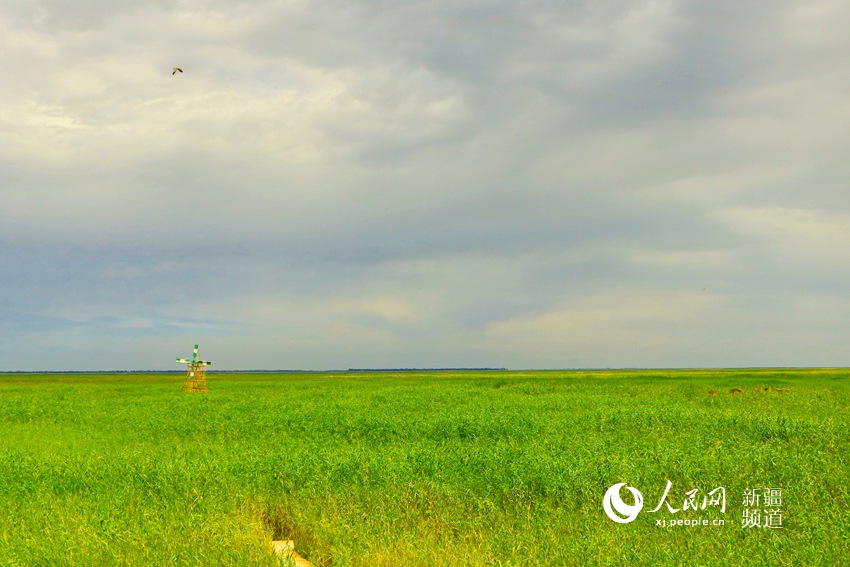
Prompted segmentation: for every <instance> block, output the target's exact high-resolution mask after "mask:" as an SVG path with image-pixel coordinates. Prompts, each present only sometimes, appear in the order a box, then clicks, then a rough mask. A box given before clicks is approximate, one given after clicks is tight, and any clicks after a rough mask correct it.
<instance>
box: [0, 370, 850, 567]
mask: <svg viewBox="0 0 850 567" xmlns="http://www.w3.org/2000/svg"><path fill="white" fill-rule="evenodd" d="M848 376H850V371H848V370H845V369H834V370H833V369H822V370H808V369H806V370H796V369H790V370H780V369H764V370H761V369H759V370H678V371H673V370H669V371H668V370H664V371H650V370H646V371H587V372H584V371H545V372H543V371H541V372H513V371H493V372H399V373H368V372H362V373H360V372H358V373H353V372H352V373H315V374H306V373H305V374H227V373H210V374H209V375H208V385H209V393H208V394H206V395H204V394H197V393H195V394H188V393H184V392H181V385H182V382H183V376H180V375H176V374H170V375H169V374H162V375H148V374H114V375H98V374H92V375H83V374H58V375H57V374H41V375H39V374H5V375H0V510H2V514H0V565H8V566H13V565H14V566H18V565H20V566H52V565H56V566H65V565H67V566H76V565H84V566H88V565H93V566H100V565H106V566H109V565H127V566H140V565H144V566H156V565H163V566H171V565H186V566H196V565H198V566H215V565H234V566H236V565H240V566H241V565H244V566H274V565H278V564H279V560H278V559H277V558H276V557H274V556H273V555H272V553H271V550H270V545H269V542H270V541H271V540H272V539H293V540H294V541H295V546H296V550H297V551H298V552H299V553H300V554H301V555H303V556H305V557H306V558H307V559H309V560H310V561H311V562H312V563H313V564H314V565H316V566H317V567H322V566H335V567H343V566H370V567H374V566H426V565H441V566H484V565H503V566H521V565H522V566H526V565H544V566H545V565H553V566H554V565H582V566H584V565H598V566H620V565H647V566H649V565H652V566H656V565H688V566H701V565H702V566H715V565H730V566H733V565H734V566H741V565H771V566H773V565H801V566H802V565H804V566H816V565H825V566H836V565H841V564H842V562H843V564H845V565H847V564H848V562H850V559H848V557H850V555H848V554H850V520H848V514H850V432H848V424H850V382H848ZM735 387H738V388H741V389H742V390H743V392H744V393H743V394H735V395H733V394H730V393H729V391H730V389H732V388H735ZM765 387H770V388H771V389H772V391H770V392H754V390H753V389H754V388H765ZM777 388H783V389H788V390H789V391H787V392H777V391H776V389H777ZM708 390H716V391H717V394H716V395H714V396H710V395H708V393H707V391H708ZM668 481H669V482H670V483H672V484H671V488H670V490H669V493H668V495H667V498H666V503H664V505H663V506H661V508H660V509H659V510H657V511H656V512H654V513H651V512H650V510H652V509H653V508H655V507H656V505H658V504H661V502H660V501H661V498H662V495H663V493H664V491H665V487H666V486H667V484H668ZM620 482H624V483H626V484H627V485H628V486H630V487H635V488H637V489H639V490H640V491H641V492H642V494H643V496H644V498H645V503H644V508H643V510H642V511H641V513H640V514H639V515H638V516H637V518H636V519H635V520H634V521H633V522H631V523H628V524H617V523H614V522H613V521H611V520H610V519H609V518H608V517H607V516H606V514H605V512H604V511H603V507H602V500H603V495H604V494H605V492H606V491H607V489H608V488H609V487H610V486H612V485H613V484H615V483H620ZM718 487H722V488H723V490H724V492H725V506H726V508H725V512H721V510H720V509H719V507H717V506H712V505H708V506H707V507H706V508H705V509H702V507H699V508H698V509H696V510H693V509H690V510H684V509H683V502H684V501H685V499H686V492H689V491H692V490H693V489H697V490H698V492H697V493H696V495H697V496H696V498H695V499H694V502H696V503H697V504H703V502H704V500H703V497H704V496H705V495H707V493H708V492H709V491H712V490H714V489H716V488H718ZM767 488H774V489H780V490H781V497H782V499H781V503H778V504H777V503H774V505H773V506H771V508H773V509H774V510H778V512H773V513H771V512H770V510H769V509H768V507H766V506H755V505H754V506H749V507H745V506H744V502H743V495H744V492H745V490H747V489H756V490H757V491H758V494H762V493H763V492H764V490H765V489H767ZM692 494H693V493H692ZM621 495H622V497H623V500H625V501H626V502H631V498H632V497H631V495H630V494H629V493H628V491H627V490H626V489H625V488H624V489H623V490H622V491H621ZM667 504H670V506H671V507H672V510H676V511H672V510H671V508H670V507H668V506H667ZM745 513H746V514H747V515H748V517H749V518H750V519H752V518H753V517H754V514H756V513H760V514H761V515H762V516H761V520H760V522H761V523H762V525H763V524H765V523H767V521H768V520H767V518H768V516H769V515H770V516H771V520H770V521H771V522H774V524H777V525H776V527H744V526H743V523H744V522H743V519H744V514H745ZM662 520H663V521H665V522H667V523H668V524H669V522H672V523H673V524H676V523H677V521H678V520H683V522H682V523H684V521H685V520H687V523H689V524H690V523H696V521H699V522H700V525H697V526H693V525H687V526H686V525H673V526H670V525H666V526H665V527H661V526H660V525H659V521H662ZM703 520H705V521H706V522H707V523H708V524H709V525H701V524H702V521H703ZM780 522H781V527H779V525H778V524H779V523H780ZM718 523H722V524H723V525H716V524H718Z"/></svg>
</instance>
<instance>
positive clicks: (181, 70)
mask: <svg viewBox="0 0 850 567" xmlns="http://www.w3.org/2000/svg"><path fill="white" fill-rule="evenodd" d="M177 71H180V72H181V73H182V72H183V69H181V68H180V67H172V68H171V74H172V75H173V74H174V73H176V72H177Z"/></svg>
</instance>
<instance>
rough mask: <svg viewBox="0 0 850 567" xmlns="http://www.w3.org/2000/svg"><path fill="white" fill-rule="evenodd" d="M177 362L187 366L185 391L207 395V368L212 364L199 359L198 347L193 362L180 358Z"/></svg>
mask: <svg viewBox="0 0 850 567" xmlns="http://www.w3.org/2000/svg"><path fill="white" fill-rule="evenodd" d="M177 362H179V363H181V364H185V365H186V381H185V382H183V391H185V392H204V393H206V392H207V366H210V365H211V364H212V362H207V361H205V360H201V359H199V358H198V345H195V350H194V351H193V352H192V360H188V359H186V358H178V359H177Z"/></svg>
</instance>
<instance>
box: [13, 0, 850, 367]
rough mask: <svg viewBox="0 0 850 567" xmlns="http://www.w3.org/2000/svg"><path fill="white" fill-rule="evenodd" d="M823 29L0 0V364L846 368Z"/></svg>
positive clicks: (835, 88)
mask: <svg viewBox="0 0 850 567" xmlns="http://www.w3.org/2000/svg"><path fill="white" fill-rule="evenodd" d="M848 29H850V4H848V3H847V2H846V1H843V0H806V1H803V0H769V1H768V0H764V1H752V2H740V1H738V0H735V1H726V0H716V1H712V2H705V1H696V0H694V1H687V0H678V1H677V0H657V1H649V0H636V1H629V2H626V1H617V0H608V1H604V2H597V1H593V0H585V1H574V0H560V1H557V2H551V1H529V2H501V1H497V0H494V1H490V2H456V1H438V0H433V1H423V2H402V1H396V2H393V1H372V2H368V1H365V0H360V1H358V0H344V1H342V0H340V1H324V2H308V1H306V0H304V1H301V0H293V1H288V0H283V1H272V0H268V1H264V0H256V1H251V2H248V1H238V0H207V1H200V0H184V1H177V0H146V1H145V2H140V1H134V0H78V1H76V2H72V3H71V2H66V1H60V0H28V1H27V2H18V1H12V0H2V1H0V68H2V70H3V80H2V81H0V370H37V369H44V370H83V369H161V368H174V369H175V370H178V369H179V367H178V366H177V365H176V364H174V363H173V362H172V361H173V360H174V358H175V357H177V356H187V355H189V354H191V348H192V345H193V344H195V343H196V342H197V343H200V344H201V354H202V355H204V357H205V358H209V359H210V360H212V361H213V363H214V366H213V368H219V369H222V368H224V369H247V368H302V369H328V368H349V367H447V366H467V367H469V366H478V367H480V366H499V367H501V366H504V367H509V368H565V367H624V366H653V367H667V366H690V367H694V366H784V365H800V366H810V365H811V366H844V365H847V364H848V362H850V354H848V349H847V345H848V344H850V326H848V323H847V322H848V320H850V295H848V284H850V245H849V244H850V243H849V242H848V237H850V191H848V179H850V159H848V158H850V127H848V126H850V64H848V61H850V34H848V33H847V30H848ZM173 66H180V67H182V68H183V70H184V71H185V72H184V73H183V74H180V73H178V74H176V75H174V76H172V74H171V68H172V67H173Z"/></svg>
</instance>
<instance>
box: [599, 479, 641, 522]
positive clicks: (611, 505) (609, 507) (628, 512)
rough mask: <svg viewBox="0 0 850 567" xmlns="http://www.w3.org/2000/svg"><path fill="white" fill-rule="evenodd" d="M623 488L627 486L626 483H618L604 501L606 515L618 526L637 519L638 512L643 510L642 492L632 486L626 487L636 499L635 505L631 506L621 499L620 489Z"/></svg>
mask: <svg viewBox="0 0 850 567" xmlns="http://www.w3.org/2000/svg"><path fill="white" fill-rule="evenodd" d="M623 486H626V483H625V482H618V483H617V484H615V485H614V486H612V487H611V488H609V489H608V492H606V493H605V498H603V499H602V507H603V508H604V509H605V513H606V514H608V517H609V518H611V519H612V520H614V521H615V522H617V523H618V524H628V523H629V522H631V521H632V520H634V519H635V518H637V515H638V512H640V511H641V509H642V508H643V494H641V493H640V490H638V489H637V488H632V487H631V486H626V488H628V489H629V492H631V493H632V496H634V497H635V503H634V505H633V506H630V505H628V504H626V503H625V502H623V499H622V498H620V488H622V487H623Z"/></svg>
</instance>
